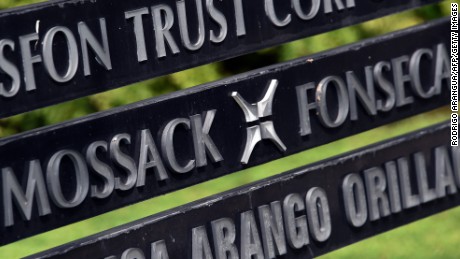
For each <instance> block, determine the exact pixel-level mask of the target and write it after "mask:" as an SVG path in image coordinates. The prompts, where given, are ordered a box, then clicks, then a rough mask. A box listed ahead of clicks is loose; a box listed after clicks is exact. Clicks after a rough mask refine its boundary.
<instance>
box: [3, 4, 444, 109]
mask: <svg viewBox="0 0 460 259" xmlns="http://www.w3.org/2000/svg"><path fill="white" fill-rule="evenodd" d="M291 2H292V5H291ZM307 2H309V1H307ZM435 2H440V1H439V0H424V1H420V0H401V1H375V0H365V1H355V0H334V1H331V0H327V1H320V0H318V1H312V3H313V4H312V5H310V6H307V5H306V4H305V3H303V1H299V0H293V1H279V0H251V1H243V0H229V1H217V0H206V1H204V0H191V1H176V0H156V1H150V0H137V1H119V0H118V1H117V0H83V1H81V0H58V1H48V2H46V3H41V4H37V5H33V6H27V7H22V8H16V9H10V10H4V11H2V12H0V31H1V36H0V106H1V107H2V109H0V117H7V116H11V115H15V114H18V113H21V112H25V111H30V110H32V109H35V108H39V107H44V106H48V105H51V104H56V103H59V102H63V101H67V100H71V99H75V98H78V97H82V96H86V95H90V94H94V93H98V92H102V91H105V90H108V89H113V88H116V87H121V86H125V85H127V84H130V83H134V82H138V81H141V80H145V79H149V78H152V77H155V76H160V75H165V74H168V73H171V72H177V71H181V70H184V69H187V68H191V67H195V66H198V65H203V64H206V63H210V62H213V61H218V60H223V59H227V58H231V57H235V56H238V55H242V54H245V53H250V52H254V51H256V50H259V49H262V48H265V47H269V46H275V45H277V44H280V43H284V42H288V41H291V40H295V39H299V38H302V37H306V36H310V35H314V34H318V33H321V32H326V31H329V30H332V29H337V28H340V27H343V26H347V25H351V24H356V23H359V22H363V21H367V20H370V19H373V18H377V17H382V16H384V15H387V14H391V13H394V12H397V11H402V10H407V9H410V8H415V7H418V6H420V5H422V4H430V3H435ZM18 24H20V25H21V26H18Z"/></svg>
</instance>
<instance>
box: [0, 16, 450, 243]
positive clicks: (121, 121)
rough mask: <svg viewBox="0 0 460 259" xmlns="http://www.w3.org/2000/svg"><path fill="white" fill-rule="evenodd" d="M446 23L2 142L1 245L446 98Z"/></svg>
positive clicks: (316, 143) (424, 108)
mask: <svg viewBox="0 0 460 259" xmlns="http://www.w3.org/2000/svg"><path fill="white" fill-rule="evenodd" d="M448 30H449V24H448V19H442V20H438V21H435V22H432V23H429V24H425V25H422V26H419V27H416V28H410V29H408V30H404V31H400V32H396V33H392V34H389V35H385V36H382V37H379V38H374V39H370V40H367V41H363V42H359V43H356V44H353V45H349V46H345V47H342V48H339V49H335V50H331V51H328V52H324V53H319V54H316V55H313V56H310V57H305V58H301V59H297V60H294V61H291V62H287V63H283V64H279V65H275V66H271V67H267V68H264V69H260V70H256V71H252V72H249V73H246V74H242V75H239V76H236V77H231V78H229V79H226V80H223V81H218V82H214V83H210V84H207V85H202V86H198V87H195V88H192V89H188V90H185V91H180V92H176V93H173V94H170V95H167V96H163V97H159V98H154V99H151V100H147V101H143V102H139V103H135V104H132V105H129V106H125V107H120V108H118V109H114V110H110V111H107V112H103V113H98V114H94V115H91V116H88V117H84V118H80V119H77V120H73V121H69V122H66V123H63V124H59V125H56V126H51V127H47V128H43V129H37V130H33V131H30V132H26V133H24V134H20V135H16V136H12V137H9V138H5V139H2V140H0V170H1V172H2V174H1V176H2V180H1V181H2V183H3V184H2V186H1V188H2V190H1V191H0V195H1V196H0V197H1V199H0V201H2V204H1V206H2V213H0V229H1V231H0V243H2V244H6V243H9V242H12V241H15V240H18V239H21V238H24V237H28V236H31V235H34V234H36V233H41V232H44V231H47V230H51V229H54V228H57V227H60V226H63V225H66V224H69V223H73V222H76V221H79V220H82V219H87V218H90V217H93V216H95V215H98V214H101V213H105V212H108V211H110V210H113V209H117V208H121V207H123V206H126V205H130V204H132V203H135V202H139V201H142V200H146V199H149V198H153V197H155V196H158V195H161V194H165V193H168V192H171V191H174V190H177V189H180V188H184V187H187V186H191V185H194V184H197V183H201V182H204V181H207V180H209V179H213V178H216V177H220V176H223V175H226V174H229V173H233V172H236V171H239V170H242V169H245V168H249V167H252V166H255V165H259V164H262V163H265V162H269V161H272V160H274V159H278V158H281V157H284V156H287V155H290V154H294V153H297V152H300V151H303V150H306V149H309V148H312V147H317V146H320V145H323V144H326V143H329V142H332V141H334V140H338V139H341V138H344V137H347V136H350V135H353V134H357V133H360V132H363V131H365V130H369V129H372V128H375V127H377V126H381V125H385V124H387V123H390V122H394V121H397V120H400V119H402V118H406V117H409V116H412V115H416V114H419V113H422V112H425V111H429V110H432V109H435V108H438V107H441V106H444V105H447V104H448V102H449V97H448V96H449V89H450V87H449V83H450V68H449V66H450V63H449V56H448V54H447V53H449V51H448V50H449V46H450V45H449V33H448Z"/></svg>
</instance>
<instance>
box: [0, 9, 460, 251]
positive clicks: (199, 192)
mask: <svg viewBox="0 0 460 259" xmlns="http://www.w3.org/2000/svg"><path fill="white" fill-rule="evenodd" d="M249 1H250V0H249ZM358 1H360V0H358ZM35 2H40V1H38V0H0V9H6V8H11V7H14V6H20V5H26V4H31V3H35ZM449 3H450V2H449V1H445V2H443V3H442V4H439V5H433V6H429V7H425V8H421V9H418V10H416V11H409V12H405V13H402V14H396V15H392V16H390V17H387V18H383V19H378V20H375V21H371V22H367V23H364V24H360V25H356V26H351V27H348V28H345V29H341V30H337V31H333V32H330V33H326V34H322V35H319V36H315V37H310V38H308V39H304V40H299V41H295V42H292V43H289V44H285V45H281V46H278V47H275V48H270V49H266V50H263V51H260V52H257V53H255V54H251V55H247V56H244V57H240V58H237V59H233V60H229V61H225V62H219V63H214V64H210V65H205V66H201V67H198V68H195V69H190V70H186V71H183V72H180V73H175V74H171V75H167V76H163V77H160V78H156V79H152V80H148V81H145V82H141V83H137V84H134V85H130V86H127V87H124V88H120V89H117V90H113V91H109V92H104V93H101V94H97V95H93V96H89V97H85V98H81V99H78V100H74V101H71V102H67V103H63V104H59V105H55V106H52V107H48V108H44V109H39V110H36V111H33V112H29V113H26V114H22V115H18V116H14V117H11V118H7V119H3V120H0V136H2V137H5V136H8V135H12V134H17V133H20V132H24V131H27V130H30V129H34V128H37V127H41V126H45V125H51V124H56V123H59V122H62V121H65V120H69V119H73V118H78V117H81V116H84V115H86V114H90V113H94V112H98V111H103V110H107V109H110V108H113V107H117V106H121V105H125V104H128V103H133V102H136V101H139V100H143V99H147V98H150V97H153V96H158V95H162V94H167V93H169V92H172V91H178V90H181V89H184V88H187V87H192V86H195V85H198V84H201V83H206V82H210V81H214V80H218V79H222V78H225V77H227V76H229V75H233V74H236V73H240V72H244V71H248V70H250V69H255V68H260V67H262V66H265V65H270V64H274V63H277V62H281V61H286V60H290V59H294V58H297V57H301V56H305V55H308V54H311V53H315V52H319V51H323V50H327V49H330V48H334V47H337V46H340V45H344V44H349V43H352V42H355V41H358V40H361V39H365V38H369V37H373V36H377V35H381V34H383V33H388V32H391V31H395V30H398V29H402V28H406V27H409V26H413V25H416V24H420V23H423V22H425V21H428V20H430V19H434V18H437V17H441V16H446V15H448V14H449V12H450V9H449V8H450V5H449ZM0 35H1V32H0ZM448 118H449V111H448V109H447V108H444V109H439V110H436V111H433V112H430V113H427V114H422V115H419V116H416V117H414V118H411V119H407V120H404V121H401V122H398V123H395V124H391V125H387V126H384V127H381V128H379V129H376V130H373V131H369V132H366V133H363V134H360V135H357V136H353V137H350V138H347V139H343V140H340V141H337V142H334V143H331V144H328V145H325V146H322V147H319V148H315V149H312V150H309V151H306V152H302V153H300V154H297V155H294V156H290V157H288V158H284V159H281V160H279V161H274V162H271V163H269V164H267V165H264V166H259V167H257V168H255V169H251V170H246V171H243V172H238V173H235V174H232V175H230V176H227V177H223V178H220V179H217V180H213V181H210V182H207V183H204V184H200V185H198V186H194V187H191V188H187V189H185V190H181V191H178V192H175V193H172V194H168V195H164V196H161V197H158V198H155V199H151V200H149V201H146V202H142V203H139V204H136V205H133V206H131V207H129V208H125V209H120V210H117V211H114V212H111V213H107V214H105V215H102V216H99V217H96V218H94V219H91V220H87V221H84V222H80V223H77V224H74V225H72V226H68V227H64V228H61V229H58V230H55V231H51V232H49V233H45V234H42V235H39V236H37V237H33V238H29V239H26V240H24V241H20V242H17V243H14V244H12V245H8V246H4V247H1V248H0V258H18V257H21V256H26V255H29V254H32V253H36V252H38V251H41V250H44V249H49V248H52V247H54V246H57V245H60V244H63V243H66V242H69V241H72V240H75V239H78V238H81V237H84V236H87V235H90V234H94V233H97V232H100V231H102V230H105V229H108V228H111V227H114V226H117V225H121V224H125V223H128V222H130V221H133V220H136V219H140V218H142V217H146V216H149V215H152V214H154V213H157V212H159V211H164V210H166V209H169V208H173V207H175V206H178V205H181V204H184V203H187V202H190V201H193V200H197V199H200V198H203V197H206V196H209V195H212V194H215V193H219V192H221V191H224V190H228V189H231V188H234V187H237V186H240V185H243V184H247V183H250V182H252V181H255V180H259V179H263V178H266V177H268V176H271V175H275V174H279V173H282V172H284V171H286V170H289V169H293V168H295V167H298V166H302V165H306V164H309V163H312V162H315V161H319V160H321V159H325V158H327V157H330V156H333V155H338V154H340V153H343V152H346V151H350V150H353V149H355V148H358V147H362V146H365V145H367V144H370V143H375V142H377V141H381V140H383V139H386V138H390V137H394V136H397V135H400V134H403V133H406V132H410V131H413V130H416V129H419V128H422V127H426V126H428V125H431V124H434V123H437V122H441V121H444V120H447V119H448ZM459 218H460V209H455V210H451V211H449V212H445V213H441V214H439V215H437V216H434V217H431V218H428V219H425V220H422V221H419V222H417V223H415V224H411V225H409V226H406V227H403V228H399V229H397V230H393V231H390V232H388V233H386V234H383V235H380V236H378V237H375V238H371V239H369V240H366V241H364V242H360V243H358V244H356V245H352V246H350V247H347V248H344V249H341V250H339V251H337V252H333V253H331V254H329V255H326V256H324V258H355V257H364V258H457V257H459V256H460V252H459V251H458V247H457V244H460V231H458V230H457V229H459V228H460V221H459V220H458V219H459Z"/></svg>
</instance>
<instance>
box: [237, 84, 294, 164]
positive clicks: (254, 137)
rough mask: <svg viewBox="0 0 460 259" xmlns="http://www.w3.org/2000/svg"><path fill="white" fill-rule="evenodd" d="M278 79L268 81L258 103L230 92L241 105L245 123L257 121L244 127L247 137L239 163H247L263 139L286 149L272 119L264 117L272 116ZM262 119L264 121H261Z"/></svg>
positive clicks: (281, 148) (283, 149)
mask: <svg viewBox="0 0 460 259" xmlns="http://www.w3.org/2000/svg"><path fill="white" fill-rule="evenodd" d="M277 87H278V80H276V79H272V80H271V81H270V83H269V86H268V89H267V91H266V93H265V96H264V97H263V98H262V100H260V101H259V102H258V103H254V104H249V103H248V102H246V100H244V99H243V98H242V97H241V95H240V94H238V93H237V92H232V94H231V95H232V97H233V99H235V101H236V102H237V103H238V105H239V106H240V107H241V109H242V110H243V113H244V117H245V120H246V123H253V122H258V125H255V126H251V127H248V128H247V129H246V132H247V138H246V146H245V148H244V153H243V156H242V157H241V163H243V164H247V163H248V161H249V158H250V157H251V154H252V151H253V150H254V147H255V146H256V145H257V143H259V142H260V141H262V140H263V139H268V140H271V141H272V142H273V143H274V144H275V145H276V146H277V147H278V148H279V149H280V150H282V151H286V146H285V145H284V144H283V142H282V141H281V139H280V138H279V137H278V135H277V134H276V131H275V127H274V126H273V121H271V120H266V119H264V118H267V117H270V116H272V113H273V111H272V108H273V98H274V96H275V91H276V88H277ZM261 119H264V121H261Z"/></svg>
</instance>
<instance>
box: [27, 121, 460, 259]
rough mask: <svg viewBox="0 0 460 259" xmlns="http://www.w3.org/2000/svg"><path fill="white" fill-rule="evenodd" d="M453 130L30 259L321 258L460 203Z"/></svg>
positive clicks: (415, 136)
mask: <svg viewBox="0 0 460 259" xmlns="http://www.w3.org/2000/svg"><path fill="white" fill-rule="evenodd" d="M449 128H450V125H449V124H448V123H444V124H441V125H437V126H434V127H432V128H428V129H425V130H422V131H419V132H415V133H412V134H408V135H406V136H402V137H400V138H396V139H393V140H390V141H388V142H383V143H380V144H377V145H374V146H371V147H367V148H365V149H361V150H359V151H356V152H352V153H349V154H346V155H344V156H340V157H337V158H332V159H328V160H325V161H322V162H319V163H317V164H315V165H311V166H308V167H304V168H301V169H297V170H294V171H291V172H287V173H285V174H282V175H279V176H275V177H272V178H269V179H265V180H262V181H260V182H258V183H255V184H251V185H248V186H244V187H240V188H238V189H235V190H232V191H228V192H226V193H223V194H219V195H216V196H214V197H210V198H207V199H204V200H202V201H198V202H195V203H192V204H188V205H184V206H182V207H178V208H176V209H173V210H170V211H167V212H164V213H161V214H158V215H155V216H151V217H148V218H145V219H142V220H139V221H136V222H133V223H130V224H128V225H125V226H121V227H118V228H115V229H112V230H108V231H106V232H103V233H101V234H98V235H95V236H91V237H87V238H85V239H82V240H79V241H75V242H73V243H69V244H68V245H64V246H61V247H57V248H55V249H52V250H49V251H46V252H43V253H41V254H38V255H35V256H32V257H30V258H106V259H107V258H110V259H115V258H137V259H144V258H171V259H174V258H229V257H230V258H278V257H279V258H312V257H316V256H319V255H322V254H325V253H327V252H330V251H333V250H336V249H338V248H341V247H344V246H346V245H349V244H352V243H355V242H358V241H360V240H362V239H365V238H368V237H370V236H373V235H376V234H379V233H382V232H384V231H388V230H391V229H393V228H396V227H399V226H401V225H404V224H407V223H410V222H412V221H415V220H418V219H421V218H424V217H427V216H430V215H432V214H434V213H438V212H440V211H443V210H446V209H449V208H452V207H455V206H457V205H459V204H460V195H459V192H458V189H459V188H460V167H459V161H460V149H458V148H456V147H450V145H449V141H448V135H449Z"/></svg>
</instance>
